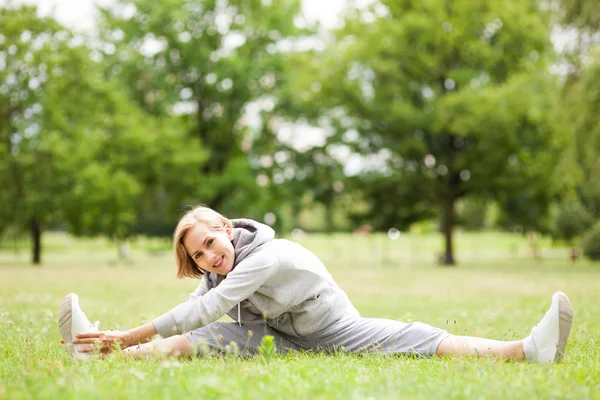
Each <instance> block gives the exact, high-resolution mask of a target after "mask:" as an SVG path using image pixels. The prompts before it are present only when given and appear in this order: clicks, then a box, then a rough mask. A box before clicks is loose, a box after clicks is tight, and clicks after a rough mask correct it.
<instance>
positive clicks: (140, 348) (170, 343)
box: [123, 335, 195, 358]
mask: <svg viewBox="0 0 600 400" xmlns="http://www.w3.org/2000/svg"><path fill="white" fill-rule="evenodd" d="M123 354H125V355H126V356H130V357H148V356H152V355H154V356H165V357H178V358H188V357H191V356H193V355H194V354H195V352H194V346H192V341H191V340H190V338H189V337H188V336H187V335H177V336H171V337H169V338H166V339H157V340H154V341H152V342H148V343H144V344H139V345H135V346H131V347H127V348H126V349H123Z"/></svg>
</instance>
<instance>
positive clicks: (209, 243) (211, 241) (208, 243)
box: [206, 239, 213, 247]
mask: <svg viewBox="0 0 600 400" xmlns="http://www.w3.org/2000/svg"><path fill="white" fill-rule="evenodd" d="M212 243H213V240H212V239H210V240H209V241H208V242H207V243H206V244H207V245H208V247H210V245H211V244H212Z"/></svg>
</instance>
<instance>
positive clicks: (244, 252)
mask: <svg viewBox="0 0 600 400" xmlns="http://www.w3.org/2000/svg"><path fill="white" fill-rule="evenodd" d="M231 222H232V223H233V240H232V243H233V249H234V254H235V260H234V262H233V268H234V269H235V267H236V266H237V265H238V264H239V263H240V262H242V260H244V259H245V258H246V257H247V256H248V255H249V254H250V253H252V252H253V251H254V250H255V249H256V248H257V247H259V246H262V245H263V244H265V243H267V242H268V241H270V240H272V239H274V238H275V231H274V230H273V228H271V227H270V226H268V225H265V224H261V223H260V222H256V221H253V220H251V219H232V220H231ZM204 275H205V278H206V283H207V285H208V288H209V289H210V288H215V287H217V286H219V284H220V283H221V282H223V280H225V276H223V275H219V274H216V273H214V272H206V273H205V274H204Z"/></svg>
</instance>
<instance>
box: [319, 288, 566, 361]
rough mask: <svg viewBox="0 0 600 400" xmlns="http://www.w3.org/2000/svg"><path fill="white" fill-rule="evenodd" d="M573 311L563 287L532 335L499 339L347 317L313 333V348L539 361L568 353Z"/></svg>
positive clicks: (418, 324)
mask: <svg viewBox="0 0 600 400" xmlns="http://www.w3.org/2000/svg"><path fill="white" fill-rule="evenodd" d="M572 320H573V310H572V308H571V303H570V302H569V299H568V297H567V296H566V295H565V294H564V293H561V292H557V293H555V294H554V295H553V296H552V304H551V305H550V308H549V309H548V312H546V314H545V315H544V317H543V318H542V320H541V321H540V323H539V324H538V325H537V326H536V327H535V328H534V329H533V330H532V332H531V335H530V336H528V337H526V338H525V339H523V340H518V341H508V342H504V341H500V340H491V339H483V338H476V337H471V336H455V335H451V334H449V333H448V332H446V331H445V330H442V329H439V328H435V327H432V326H430V325H427V324H423V323H419V322H413V323H410V324H406V323H403V322H399V321H392V320H386V319H378V318H361V317H356V316H347V317H346V318H343V319H341V320H340V321H338V322H336V323H334V324H332V325H330V326H329V327H327V328H325V329H324V330H323V331H321V332H318V333H317V334H315V335H314V338H313V339H312V340H313V348H316V349H332V348H336V347H337V348H339V347H343V348H344V349H345V350H347V351H350V352H381V353H388V354H402V353H404V354H417V355H433V354H437V355H440V356H443V355H467V356H468V355H471V356H493V357H496V358H499V359H514V360H518V361H522V360H525V359H527V360H530V361H533V362H539V363H551V362H555V361H560V360H561V359H562V356H563V354H564V350H565V346H566V343H567V339H568V337H569V332H570V330H571V323H572Z"/></svg>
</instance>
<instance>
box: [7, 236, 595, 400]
mask: <svg viewBox="0 0 600 400" xmlns="http://www.w3.org/2000/svg"><path fill="white" fill-rule="evenodd" d="M299 241H300V242H302V243H303V244H304V245H305V246H306V247H308V248H310V249H311V250H313V251H314V252H315V253H317V254H318V255H319V256H320V257H321V258H322V259H323V261H324V262H325V264H326V265H327V266H328V268H329V270H330V271H331V273H332V274H333V276H334V278H335V279H336V281H337V282H338V284H339V285H340V286H341V287H342V288H343V289H345V290H346V292H347V293H348V295H349V296H350V298H351V299H352V301H353V303H354V304H355V306H356V307H357V308H358V309H359V311H360V312H361V314H362V315H364V316H370V317H385V318H391V319H398V320H415V321H422V322H426V323H429V324H432V325H435V326H440V327H443V328H445V329H447V330H448V331H449V332H451V333H456V334H468V335H476V336H485V337H489V338H495V339H505V340H512V339H517V338H522V337H524V336H526V335H527V334H528V332H529V330H530V329H531V327H532V326H533V325H535V324H536V323H537V322H538V320H539V319H540V318H541V317H542V315H543V314H544V312H545V310H546V308H547V307H548V305H549V301H550V296H551V295H552V293H553V292H554V291H556V290H563V291H565V292H566V293H567V294H568V295H569V297H570V298H571V301H572V303H573V307H574V311H575V319H574V326H573V330H572V332H571V339H570V342H569V345H568V346H567V353H566V356H565V359H564V361H563V362H562V363H561V364H556V365H550V366H542V365H536V364H529V363H514V362H503V361H496V360H493V359H489V358H439V357H433V358H431V359H415V358H411V357H405V356H404V357H403V356H382V355H368V356H361V355H346V354H337V355H335V356H325V355H315V354H310V353H302V354H300V353H293V354H287V355H280V356H277V357H275V358H274V359H273V360H271V361H270V362H265V360H263V359H261V357H259V356H257V357H254V358H249V359H240V358H236V357H232V356H228V357H224V358H208V359H194V360H191V361H176V360H164V359H147V360H129V359H123V358H121V357H120V356H119V355H118V354H117V355H115V356H112V357H109V358H106V359H103V360H99V359H96V360H92V361H91V362H76V361H73V360H71V359H70V358H68V357H67V355H66V354H65V352H64V351H63V348H62V346H61V345H60V344H59V340H60V334H59V332H58V328H57V325H56V319H57V312H58V307H59V305H60V302H61V300H62V298H63V297H64V295H65V294H67V293H69V292H76V293H78V294H79V296H80V299H81V305H82V307H83V309H84V311H85V312H86V313H87V315H88V316H89V317H90V319H93V320H94V321H95V320H96V319H98V320H100V321H101V325H100V326H101V328H105V329H108V328H116V329H127V328H130V327H132V326H134V325H137V324H140V323H143V322H147V321H148V320H150V319H152V318H153V317H155V316H157V315H159V314H161V313H162V312H164V311H166V310H168V309H169V308H170V307H172V306H175V305H177V304H178V303H179V302H182V301H184V300H186V299H187V295H188V293H189V292H190V291H192V290H193V289H194V288H195V286H196V282H195V281H193V280H178V279H176V278H175V270H174V262H173V259H172V257H171V255H170V253H169V252H168V247H169V245H168V243H167V242H162V241H149V240H144V239H139V240H137V241H136V242H134V243H133V244H132V253H131V254H132V257H131V259H132V261H131V262H129V263H115V260H116V251H115V250H114V249H113V248H112V247H110V246H109V244H108V243H107V242H105V241H103V240H100V239H94V240H80V239H72V238H69V237H67V236H64V235H59V234H54V235H48V236H46V239H45V243H44V244H45V246H46V248H47V251H46V252H45V253H44V255H43V260H44V265H43V266H42V267H41V268H39V267H32V266H30V265H29V264H28V258H29V254H28V253H27V251H26V250H23V249H19V246H18V244H16V245H15V246H14V248H12V247H11V245H10V243H9V244H5V246H6V245H7V246H8V248H4V249H2V250H0V398H15V399H16V398H19V399H20V398H56V399H70V398H77V399H79V398H81V399H96V398H102V399H104V398H110V399H113V398H128V399H129V398H140V399H150V398H157V399H169V398H172V399H182V398H199V399H212V398H228V399H246V398H261V399H262V398H273V399H281V398H300V399H330V398H343V399H347V400H349V399H368V398H372V399H393V398H405V399H432V398H439V399H454V398H461V399H462V398H468V399H471V398H475V399H480V398H481V399H485V398H498V399H521V398H522V399H534V398H541V399H558V398H565V399H600V340H599V339H598V338H599V336H600V264H593V263H590V262H587V261H581V260H580V261H578V262H577V263H575V264H573V263H572V262H571V261H570V260H568V257H567V254H568V251H567V250H565V249H560V248H552V247H551V246H550V244H549V243H548V242H546V241H542V242H541V243H540V245H541V247H542V251H541V254H542V259H541V260H533V259H532V258H531V257H530V255H529V252H528V248H527V246H526V243H525V242H524V240H523V239H522V238H521V237H519V236H513V235H505V234H498V233H486V234H478V235H475V234H467V233H461V234H459V235H457V258H458V260H459V263H460V264H459V266H458V267H456V268H442V267H439V266H437V265H436V264H435V262H434V261H435V259H436V256H435V253H436V251H438V250H439V245H440V242H441V239H440V238H439V237H438V236H435V235H425V234H423V235H419V234H410V235H404V236H401V237H400V239H398V240H396V241H391V240H389V239H387V237H385V236H383V235H372V236H371V237H368V238H364V237H353V236H339V235H338V236H332V237H328V236H318V235H311V236H306V237H303V238H300V239H299Z"/></svg>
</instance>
